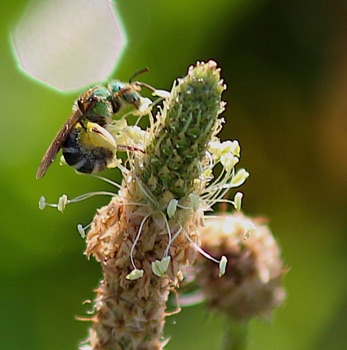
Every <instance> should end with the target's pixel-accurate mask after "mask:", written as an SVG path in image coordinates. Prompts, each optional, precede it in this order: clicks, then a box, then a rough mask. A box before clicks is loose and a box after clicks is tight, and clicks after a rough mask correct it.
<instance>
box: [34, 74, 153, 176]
mask: <svg viewBox="0 0 347 350" xmlns="http://www.w3.org/2000/svg"><path fill="white" fill-rule="evenodd" d="M143 71H144V70H142V71H139V72H137V73H135V74H134V75H133V77H134V76H135V75H138V74H139V73H142V72H143ZM133 77H132V78H133ZM142 87H147V88H149V89H151V90H154V89H153V88H152V87H150V86H149V85H147V84H145V83H142V82H131V79H130V81H129V83H123V82H121V81H118V80H112V81H111V82H110V83H109V84H108V86H107V88H105V87H104V86H102V85H97V86H95V87H92V88H90V89H89V90H87V91H85V92H83V93H82V94H81V95H80V97H79V98H78V100H77V101H76V102H75V103H74V106H73V110H72V114H71V115H70V117H69V118H68V120H67V121H66V122H65V124H64V125H63V127H62V128H61V129H60V131H59V132H58V134H57V135H56V136H55V138H54V139H53V141H52V143H51V144H50V146H49V147H48V149H47V151H46V153H45V155H44V156H43V158H42V160H41V163H40V165H39V168H38V170H37V173H36V178H37V179H39V178H41V177H43V176H44V175H45V173H46V171H47V169H48V168H49V166H50V165H51V164H52V162H53V161H54V159H55V157H56V155H57V153H58V152H59V150H60V149H62V153H63V156H64V159H65V161H66V163H67V164H68V165H70V166H72V167H74V168H75V169H76V170H78V171H79V172H82V173H87V174H90V173H94V172H98V171H102V170H104V169H106V168H107V167H108V165H109V164H110V163H111V162H112V160H113V159H114V156H115V153H116V152H117V149H118V148H122V149H130V150H138V149H134V148H131V147H129V148H128V147H127V146H126V145H124V146H117V144H116V141H115V139H114V137H113V136H112V135H111V134H110V133H109V132H108V131H107V130H106V127H107V125H109V124H111V123H112V120H113V119H112V117H113V115H114V114H116V113H118V112H119V111H120V110H121V109H122V108H123V107H126V106H129V105H132V106H133V107H135V109H137V110H141V109H142V108H143V105H144V100H146V101H148V99H144V98H143V97H142V96H141V95H140V93H139V92H140V91H141V88H142Z"/></svg>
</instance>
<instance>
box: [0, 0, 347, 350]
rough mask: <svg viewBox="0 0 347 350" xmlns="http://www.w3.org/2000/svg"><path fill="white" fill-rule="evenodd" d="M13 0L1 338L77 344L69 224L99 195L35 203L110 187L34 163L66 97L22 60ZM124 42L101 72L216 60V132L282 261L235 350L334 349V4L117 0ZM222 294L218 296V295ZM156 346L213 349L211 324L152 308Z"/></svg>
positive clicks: (340, 299) (161, 75)
mask: <svg viewBox="0 0 347 350" xmlns="http://www.w3.org/2000/svg"><path fill="white" fill-rule="evenodd" d="M26 3H27V1H24V0H18V1H16V2H12V1H9V0H5V1H1V2H0V13H1V24H0V38H1V40H0V45H1V50H0V62H1V65H0V78H1V87H0V106H1V114H0V118H1V128H0V135H1V136H0V169H1V170H0V178H1V181H0V191H1V192H0V200H1V203H0V208H1V210H0V218H1V221H0V222H1V226H0V227H1V229H0V235H1V239H0V315H1V319H0V349H6V350H7V349H10V350H13V349H27V350H37V349H40V350H41V349H51V350H54V349H59V350H61V349H76V348H77V343H78V341H79V340H81V339H83V338H84V337H85V336H86V334H87V326H88V324H86V323H84V322H80V321H76V320H75V316H76V315H79V316H84V315H85V314H86V311H87V310H88V305H87V306H86V305H82V302H83V301H84V300H86V299H92V298H93V297H94V294H93V291H92V290H93V288H95V287H96V286H97V282H98V280H99V279H100V278H101V274H100V271H99V266H98V265H97V264H96V263H95V262H94V261H87V259H86V258H85V256H84V255H83V251H84V247H85V245H84V241H83V240H82V239H81V238H80V237H79V235H78V233H77V231H76V224H78V223H83V224H86V223H88V222H89V221H90V220H91V218H92V217H93V214H94V213H95V210H96V208H97V207H99V206H101V205H103V204H106V203H107V201H108V198H101V199H100V198H99V199H93V200H90V201H88V202H83V203H80V204H77V205H73V206H69V207H68V208H67V209H66V211H65V212H64V214H61V213H59V212H58V211H56V210H53V209H49V208H48V209H46V210H45V211H39V209H38V199H39V198H40V196H41V195H45V196H46V197H47V198H48V200H49V201H51V202H52V201H56V200H57V198H58V197H59V196H60V195H61V194H62V193H67V194H68V195H69V196H71V197H72V196H75V195H79V194H82V193H86V192H88V191H94V190H102V189H110V188H109V187H108V186H107V185H106V184H104V183H102V182H100V181H98V180H96V179H93V178H89V177H86V176H85V177H84V176H77V175H76V174H75V173H74V172H73V171H72V170H71V169H69V168H68V167H62V168H61V167H59V165H58V162H56V163H57V164H54V165H53V166H52V167H51V168H50V170H49V172H48V174H47V175H46V177H45V178H44V179H42V180H40V181H37V180H35V172H36V169H37V165H38V163H39V161H40V159H41V157H42V155H43V152H44V151H45V149H46V147H47V145H48V144H49V142H50V141H51V140H52V138H53V136H54V135H55V133H56V132H57V131H58V129H59V128H60V127H61V125H62V123H63V122H64V121H65V119H66V118H67V116H68V115H69V113H70V110H71V104H72V102H73V101H74V99H75V98H76V97H77V95H78V94H70V95H63V94H61V93H58V92H56V91H54V90H50V89H48V88H46V87H44V86H42V85H40V84H37V83H36V82H34V81H33V80H31V79H28V77H27V76H25V75H24V74H23V73H21V72H20V71H19V70H18V69H17V67H16V62H15V60H14V58H13V55H12V52H11V47H10V44H9V32H10V28H11V26H12V25H13V23H15V21H16V20H17V19H18V16H19V15H20V14H21V12H22V11H23V9H24V8H25V5H26ZM117 4H118V8H119V10H120V12H121V16H122V18H123V20H124V26H125V28H126V31H127V33H128V36H129V44H128V47H127V49H126V52H125V54H124V56H123V59H122V62H121V64H120V65H119V67H118V69H117V71H116V76H117V77H118V78H120V79H122V80H127V79H128V77H129V76H130V75H131V74H132V73H133V72H134V71H136V70H137V69H139V68H142V67H144V66H149V67H150V68H151V72H150V73H147V74H146V75H144V76H142V77H141V80H143V81H145V82H147V83H149V84H151V85H153V86H155V87H157V88H165V89H169V88H170V87H171V84H172V81H173V80H174V79H175V78H177V77H180V76H183V75H184V74H185V72H186V70H187V67H188V66H189V65H191V64H193V63H195V61H196V60H208V59H210V58H212V59H215V60H216V61H217V62H218V64H219V65H220V66H221V67H222V76H223V78H224V79H225V81H226V83H227V85H228V90H227V91H226V93H225V94H224V99H225V100H226V101H227V103H228V105H227V110H226V112H225V113H224V115H225V118H226V120H227V126H226V127H225V129H224V131H223V133H222V138H224V139H226V138H228V139H238V140H239V141H240V143H241V146H242V158H241V166H243V167H245V168H247V170H249V171H250V173H251V177H250V178H249V179H248V180H247V183H246V184H245V185H244V186H243V187H242V191H243V192H244V193H245V198H244V210H245V212H246V213H247V214H248V215H252V216H258V215H260V216H264V217H266V218H268V219H269V223H270V226H271V228H272V230H273V232H274V233H275V235H276V237H277V238H278V240H279V242H280V245H281V247H282V250H283V255H284V259H285V261H286V263H287V265H288V266H289V267H290V272H289V273H288V275H287V276H286V278H285V285H286V288H287V291H288V298H287V301H286V304H285V305H284V307H282V308H281V309H279V310H278V311H277V312H276V313H275V315H274V317H273V319H272V320H271V321H266V322H264V321H259V320H255V321H253V322H252V323H251V327H250V332H249V346H248V349H249V350H259V349H260V350H262V349H267V350H278V349H281V350H292V349H295V350H296V349H299V350H300V349H302V350H311V349H312V350H320V349H322V350H323V349H324V350H325V349H346V348H347V332H346V324H347V293H346V292H347V288H346V287H347V278H346V276H347V273H346V268H347V254H346V248H347V239H346V231H347V214H346V209H347V21H346V18H347V11H346V10H347V3H346V2H345V1H343V0H341V1H335V0H333V1H327V0H325V1H323V0H302V1H299V0H293V1H275V0H268V1H266V0H215V1H207V0H199V1H196V0H191V1H163V0H152V1H144V0H119V1H118V2H117ZM221 298H223V296H222V295H221ZM166 335H167V336H171V337H172V339H171V341H170V343H169V345H168V346H167V349H169V350H170V349H184V350H185V349H190V350H200V349H218V348H219V346H220V343H221V339H222V335H223V324H222V322H221V320H220V319H219V318H218V317H210V316H209V315H207V314H206V312H205V310H204V307H203V306H197V307H192V308H188V309H184V310H183V311H182V312H181V313H180V314H179V315H177V316H173V317H170V318H168V319H167V327H166Z"/></svg>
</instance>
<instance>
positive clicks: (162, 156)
mask: <svg viewBox="0 0 347 350" xmlns="http://www.w3.org/2000/svg"><path fill="white" fill-rule="evenodd" d="M224 90H225V85H224V84H223V82H222V81H221V79H220V70H219V69H218V68H217V65H216V63H215V62H213V61H209V62H207V63H203V62H202V63H199V62H198V63H197V64H196V65H195V66H194V67H190V68H189V70H188V73H187V75H186V77H184V78H183V79H179V80H178V81H177V82H176V83H175V84H174V86H173V88H172V91H171V93H170V95H169V97H166V99H165V101H164V104H163V107H162V108H161V109H160V111H159V113H158V115H157V116H156V121H155V122H153V123H151V125H150V127H149V131H148V132H147V138H146V143H145V144H144V147H143V149H144V152H143V153H142V152H132V153H130V152H128V153H129V154H128V157H129V159H128V164H129V167H128V169H127V170H124V171H123V182H122V184H121V187H120V189H119V192H118V194H117V195H115V196H114V197H113V198H112V200H111V202H110V203H109V205H107V206H105V207H103V208H101V209H100V210H98V213H97V215H96V216H95V218H94V220H93V223H92V225H91V229H90V231H89V232H88V234H87V238H86V239H87V248H86V252H85V254H86V255H87V256H88V257H90V256H93V257H94V258H95V259H96V260H97V261H98V262H99V263H100V265H101V267H102V272H103V278H102V281H101V282H100V285H99V286H98V288H97V290H96V293H97V295H96V299H95V301H94V309H95V314H94V315H93V316H92V318H91V319H90V320H91V321H92V325H91V328H90V332H89V338H88V339H87V340H86V342H85V343H84V345H81V348H80V349H98V350H101V349H117V350H118V349H127V350H133V349H141V350H146V349H148V350H149V349H150V350H156V349H162V348H163V346H164V344H165V343H166V342H167V340H165V339H163V337H162V333H163V326H164V322H165V316H166V313H165V308H166V302H167V299H168V294H169V292H170V290H171V289H172V288H173V287H175V286H177V284H178V283H179V281H180V276H181V269H182V268H183V267H184V266H187V265H190V264H192V263H193V262H194V260H195V257H196V252H197V247H198V246H199V244H200V234H199V229H200V225H201V223H202V222H203V218H204V211H206V210H210V209H211V206H212V205H214V204H215V203H216V202H218V200H219V199H221V198H222V197H223V196H224V194H225V192H226V191H227V190H228V189H229V188H232V187H235V186H236V182H237V185H239V184H241V183H242V182H243V181H244V180H245V179H246V178H247V176H248V173H247V172H246V171H241V172H239V173H238V175H237V176H238V177H237V181H236V182H232V179H233V177H234V175H235V174H236V173H235V171H234V169H233V167H234V165H235V164H236V163H237V162H238V157H239V147H238V144H233V147H228V148H227V152H231V153H230V157H227V158H228V159H226V157H225V154H224V153H223V154H222V153H221V152H219V153H221V154H220V155H218V154H216V152H214V151H213V150H212V147H211V148H210V143H211V142H212V141H213V142H214V147H213V149H217V150H218V148H220V147H219V146H218V145H220V144H221V143H220V142H219V140H218V138H217V136H216V135H217V133H218V132H219V131H220V129H221V126H222V121H223V120H222V118H220V117H219V115H220V113H221V112H222V111H223V110H224V103H223V102H221V95H222V92H223V91H224ZM150 119H151V118H150ZM215 144H216V145H215ZM224 148H225V147H224ZM221 157H224V158H223V160H222V161H221ZM217 163H220V164H222V163H223V164H224V163H225V164H227V166H226V167H225V172H224V173H223V174H222V175H221V176H219V177H218V179H219V180H218V181H215V182H212V180H213V175H212V174H213V173H212V168H213V166H214V165H215V164H217ZM223 164H222V166H223ZM221 266H222V270H224V269H225V266H226V261H225V259H223V261H221ZM217 268H218V265H217ZM222 278H223V277H222Z"/></svg>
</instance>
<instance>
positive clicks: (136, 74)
mask: <svg viewBox="0 0 347 350" xmlns="http://www.w3.org/2000/svg"><path fill="white" fill-rule="evenodd" d="M146 72H149V68H148V67H144V68H141V69H139V70H137V71H136V72H135V73H134V74H133V75H132V76H131V77H130V79H129V84H131V83H132V81H133V79H134V78H135V77H137V76H138V75H140V74H142V73H146Z"/></svg>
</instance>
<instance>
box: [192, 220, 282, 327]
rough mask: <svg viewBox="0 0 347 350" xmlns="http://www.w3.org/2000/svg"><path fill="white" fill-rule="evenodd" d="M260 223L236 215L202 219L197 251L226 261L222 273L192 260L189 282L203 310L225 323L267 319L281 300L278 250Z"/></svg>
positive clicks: (265, 227) (260, 221)
mask: <svg viewBox="0 0 347 350" xmlns="http://www.w3.org/2000/svg"><path fill="white" fill-rule="evenodd" d="M262 221H264V220H261V219H255V220H251V219H250V218H248V217H246V216H244V215H243V214H241V213H237V214H225V215H220V216H217V217H213V218H211V219H208V220H207V219H206V224H205V227H203V228H202V229H201V237H202V244H201V245H202V248H203V249H204V250H205V251H207V252H208V253H209V254H212V255H215V256H221V255H222V254H223V255H225V256H226V257H227V258H228V267H227V270H226V274H225V275H224V276H222V277H221V278H219V277H218V268H216V266H215V265H214V264H211V262H210V261H208V260H206V259H202V258H200V257H198V258H197V261H196V264H195V269H196V270H195V271H197V275H196V279H195V282H196V283H197V284H198V285H199V287H200V288H201V289H202V292H203V296H204V300H205V301H206V303H207V306H208V308H210V309H211V310H214V311H218V312H221V313H222V314H224V315H226V316H227V317H228V318H229V319H231V320H234V321H240V322H245V321H248V320H250V319H251V318H253V317H256V316H260V317H269V316H270V315H271V313H272V311H273V310H274V309H275V308H277V307H278V306H280V305H281V304H282V303H283V301H284V299H285V295H286V293H285V289H284V287H283V285H282V277H283V275H284V274H285V272H286V269H285V268H284V266H283V261H282V258H281V253H280V249H279V247H278V244H277V242H276V240H275V238H274V237H273V235H272V233H271V232H270V230H269V228H268V227H267V225H266V224H265V223H264V222H262Z"/></svg>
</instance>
